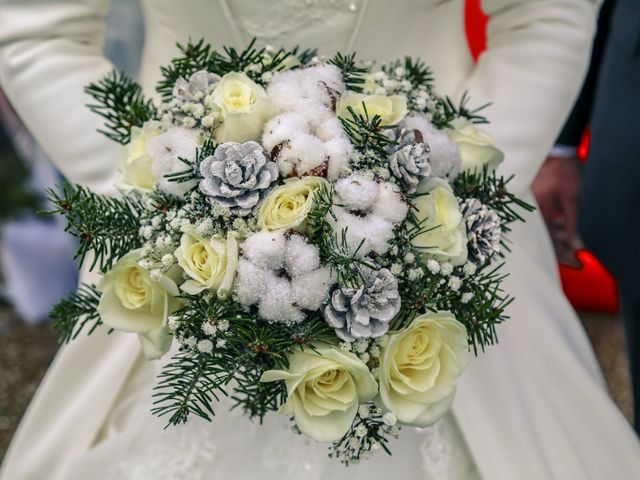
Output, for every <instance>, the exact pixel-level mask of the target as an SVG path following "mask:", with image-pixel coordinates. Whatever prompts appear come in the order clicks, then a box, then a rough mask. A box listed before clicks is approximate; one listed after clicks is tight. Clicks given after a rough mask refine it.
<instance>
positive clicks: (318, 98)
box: [301, 64, 345, 107]
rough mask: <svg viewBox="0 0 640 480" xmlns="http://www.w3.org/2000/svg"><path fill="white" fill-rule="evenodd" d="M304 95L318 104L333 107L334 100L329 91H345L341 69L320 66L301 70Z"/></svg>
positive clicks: (332, 66)
mask: <svg viewBox="0 0 640 480" xmlns="http://www.w3.org/2000/svg"><path fill="white" fill-rule="evenodd" d="M301 76H302V85H301V89H302V92H303V94H304V95H305V96H306V97H307V98H309V99H311V100H314V101H315V102H317V103H322V104H324V105H325V106H327V107H331V104H332V100H331V95H330V94H329V91H328V89H331V90H335V91H336V92H338V93H342V92H344V90H345V85H344V82H343V81H342V74H341V72H340V69H339V68H338V67H336V66H335V65H329V64H324V65H318V66H316V67H311V68H305V69H303V70H301Z"/></svg>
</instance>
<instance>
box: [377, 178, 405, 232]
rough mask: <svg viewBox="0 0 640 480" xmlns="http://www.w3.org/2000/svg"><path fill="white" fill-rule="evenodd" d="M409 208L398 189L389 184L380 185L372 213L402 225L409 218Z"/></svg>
mask: <svg viewBox="0 0 640 480" xmlns="http://www.w3.org/2000/svg"><path fill="white" fill-rule="evenodd" d="M408 210H409V206H408V205H407V204H406V203H405V202H404V201H403V200H402V195H400V193H399V192H398V187H397V186H395V185H394V184H392V183H389V182H383V183H380V184H379V186H378V196H377V197H376V200H375V202H374V204H373V208H372V213H373V214H374V215H377V216H378V217H380V218H382V219H384V220H387V221H388V222H391V223H400V222H402V221H403V220H404V219H405V217H406V216H407V212H408Z"/></svg>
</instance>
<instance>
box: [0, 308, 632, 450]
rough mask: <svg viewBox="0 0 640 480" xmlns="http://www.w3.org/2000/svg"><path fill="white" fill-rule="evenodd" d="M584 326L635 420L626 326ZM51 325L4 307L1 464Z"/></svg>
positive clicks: (38, 373) (51, 343) (0, 314)
mask: <svg viewBox="0 0 640 480" xmlns="http://www.w3.org/2000/svg"><path fill="white" fill-rule="evenodd" d="M582 320H583V323H584V325H585V328H586V330H587V333H588V334H589V336H590V338H591V339H592V342H593V344H594V349H595V352H596V354H597V355H598V358H599V360H600V363H601V365H602V368H603V371H604V373H605V375H606V377H607V383H608V385H609V389H610V391H611V394H612V396H613V398H614V400H615V401H616V403H617V404H618V405H619V407H620V409H621V410H622V411H623V412H624V413H625V415H626V416H627V418H630V416H631V402H630V391H629V384H628V372H627V364H626V358H625V353H624V342H623V336H622V331H621V328H620V322H619V320H618V319H617V318H615V317H607V316H598V315H583V316H582ZM57 347H58V345H57V342H56V335H55V333H54V332H53V331H52V330H51V329H50V328H49V327H48V325H39V326H28V325H25V324H23V323H22V322H20V321H19V320H18V319H16V318H15V316H14V315H13V314H12V312H11V310H9V309H8V308H6V307H4V308H2V307H0V461H1V459H2V457H3V456H4V452H5V451H6V448H7V445H8V444H9V440H10V438H11V435H12V434H13V431H14V430H15V428H16V426H17V423H18V421H19V419H20V417H21V416H22V414H23V412H24V409H25V408H26V406H27V404H28V402H29V399H30V398H31V396H32V395H33V393H34V392H35V390H36V387H37V385H38V383H39V382H40V380H41V378H42V376H43V375H44V372H45V370H46V368H47V366H48V365H49V363H50V361H51V359H52V357H53V355H54V354H55V351H56V350H57Z"/></svg>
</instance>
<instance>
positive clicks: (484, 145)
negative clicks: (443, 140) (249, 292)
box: [448, 118, 504, 171]
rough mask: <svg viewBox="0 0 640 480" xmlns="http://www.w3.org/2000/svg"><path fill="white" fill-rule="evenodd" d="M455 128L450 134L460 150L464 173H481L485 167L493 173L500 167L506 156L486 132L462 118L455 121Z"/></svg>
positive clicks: (449, 131)
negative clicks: (472, 171)
mask: <svg viewBox="0 0 640 480" xmlns="http://www.w3.org/2000/svg"><path fill="white" fill-rule="evenodd" d="M453 127H454V128H453V130H448V134H449V138H450V139H451V141H452V142H453V143H455V144H456V145H457V146H458V149H459V150H460V158H462V167H461V168H462V171H471V170H478V171H481V170H482V168H483V167H484V166H485V165H488V167H489V171H492V170H495V169H496V168H497V167H498V165H500V163H501V162H502V160H503V158H504V154H503V153H502V151H501V150H499V149H498V148H496V147H495V145H494V143H493V139H492V138H491V137H490V136H489V135H488V134H487V133H486V132H484V131H483V130H480V129H479V128H478V127H476V126H475V125H474V124H473V123H471V122H470V121H469V120H465V119H462V118H460V119H457V120H456V121H454V123H453Z"/></svg>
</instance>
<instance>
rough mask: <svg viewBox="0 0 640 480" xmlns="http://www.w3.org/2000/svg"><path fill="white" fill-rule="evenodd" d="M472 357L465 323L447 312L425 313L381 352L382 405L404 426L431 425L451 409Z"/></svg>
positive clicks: (391, 338) (392, 338)
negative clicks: (456, 391)
mask: <svg viewBox="0 0 640 480" xmlns="http://www.w3.org/2000/svg"><path fill="white" fill-rule="evenodd" d="M468 359H469V351H468V345H467V331H466V329H465V328H464V325H462V324H461V323H460V322H458V321H457V320H456V319H455V317H454V316H453V315H452V314H451V313H449V312H436V313H426V314H424V315H421V316H419V317H417V318H416V319H415V320H414V321H413V322H412V323H411V325H410V326H409V327H408V328H406V329H405V330H402V331H399V332H396V333H392V334H391V335H389V339H388V342H387V344H386V346H385V347H384V348H383V349H382V353H381V360H380V368H379V370H378V371H379V373H378V380H379V384H380V397H379V401H380V403H382V404H383V405H384V407H385V408H386V409H387V410H389V411H390V412H393V413H394V414H395V416H396V417H397V418H398V421H400V422H401V423H403V424H405V425H412V426H416V427H427V426H429V425H432V424H433V423H434V422H436V421H438V420H439V419H441V418H442V417H443V416H444V415H445V414H446V413H447V412H448V411H449V409H450V407H451V402H452V401H453V397H454V395H455V390H456V384H457V380H458V377H460V375H461V374H462V372H463V371H464V369H465V367H466V365H467V362H468Z"/></svg>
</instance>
